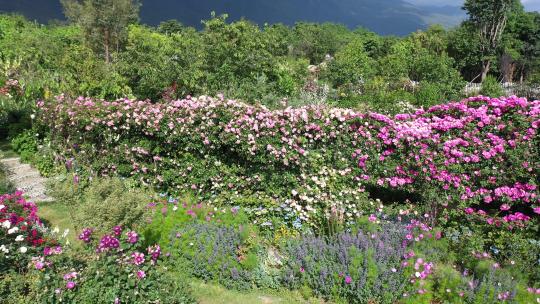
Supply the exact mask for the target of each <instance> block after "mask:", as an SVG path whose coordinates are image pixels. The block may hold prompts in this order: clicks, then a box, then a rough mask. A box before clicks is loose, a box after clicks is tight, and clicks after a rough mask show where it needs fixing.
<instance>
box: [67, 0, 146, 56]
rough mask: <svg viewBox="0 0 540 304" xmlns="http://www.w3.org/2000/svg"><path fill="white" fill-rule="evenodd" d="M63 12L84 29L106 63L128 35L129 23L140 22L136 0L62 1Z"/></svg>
mask: <svg viewBox="0 0 540 304" xmlns="http://www.w3.org/2000/svg"><path fill="white" fill-rule="evenodd" d="M61 3H62V5H63V7H64V13H65V15H66V16H67V18H68V19H69V20H70V21H71V22H72V23H74V24H77V25H78V26H80V27H81V28H82V30H83V31H84V34H85V38H86V41H87V43H88V44H89V45H90V46H91V47H92V48H93V49H94V50H95V51H97V52H99V53H101V54H102V55H103V57H104V59H105V62H107V63H109V61H110V60H111V53H112V52H113V50H114V49H116V51H118V50H119V47H120V46H121V45H122V43H123V42H124V40H125V38H126V30H127V26H128V25H129V24H131V23H134V22H137V21H138V19H139V17H138V14H139V6H140V4H139V2H138V1H137V0H83V1H77V0H62V1H61Z"/></svg>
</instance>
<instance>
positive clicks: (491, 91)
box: [480, 76, 504, 97]
mask: <svg viewBox="0 0 540 304" xmlns="http://www.w3.org/2000/svg"><path fill="white" fill-rule="evenodd" d="M480 94H482V95H484V96H497V97H499V96H503V95H504V90H503V89H502V87H501V84H500V83H499V82H498V81H497V79H496V78H495V77H492V76H488V77H487V78H486V80H484V82H483V83H482V90H480Z"/></svg>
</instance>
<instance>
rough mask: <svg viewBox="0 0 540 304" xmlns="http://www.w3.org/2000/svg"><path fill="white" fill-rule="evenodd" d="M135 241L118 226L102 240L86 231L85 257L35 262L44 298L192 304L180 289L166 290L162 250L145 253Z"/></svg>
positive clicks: (43, 258) (61, 256)
mask: <svg viewBox="0 0 540 304" xmlns="http://www.w3.org/2000/svg"><path fill="white" fill-rule="evenodd" d="M134 235H137V234H136V232H134V231H130V230H124V229H123V228H122V227H120V226H115V227H114V228H113V229H112V231H111V234H105V235H103V236H101V237H98V236H95V235H94V233H93V230H92V229H89V228H86V229H84V230H83V231H82V232H81V233H80V235H79V236H78V238H79V239H80V240H81V241H82V242H83V243H84V244H85V246H86V249H87V252H86V253H85V254H82V255H81V253H79V254H75V255H74V254H73V253H71V254H70V255H66V254H62V252H61V251H60V252H58V251H54V250H53V251H50V250H47V251H44V252H43V255H41V256H38V257H34V259H33V264H34V267H33V268H35V270H36V271H37V272H39V273H40V274H41V275H42V276H41V282H42V293H43V294H44V297H47V298H51V299H54V301H60V302H67V303H81V302H83V303H86V302H88V303H90V302H100V303H149V302H156V301H157V302H163V303H165V302H167V303H168V302H169V301H170V302H171V303H192V300H191V298H190V297H189V296H186V294H185V291H184V290H183V289H182V288H180V286H178V285H177V284H172V285H167V284H164V281H163V280H164V278H162V276H163V270H162V269H161V268H160V266H159V265H158V263H159V260H160V259H161V258H162V256H161V248H160V247H159V245H154V246H149V247H146V246H144V239H143V238H138V237H137V239H134ZM51 252H56V254H51Z"/></svg>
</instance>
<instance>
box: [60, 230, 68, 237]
mask: <svg viewBox="0 0 540 304" xmlns="http://www.w3.org/2000/svg"><path fill="white" fill-rule="evenodd" d="M68 233H69V229H66V230H64V234H62V237H63V238H66V236H67V235H68Z"/></svg>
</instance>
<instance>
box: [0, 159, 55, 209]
mask: <svg viewBox="0 0 540 304" xmlns="http://www.w3.org/2000/svg"><path fill="white" fill-rule="evenodd" d="M0 163H1V164H2V165H3V166H4V168H5V169H6V171H7V172H6V173H7V176H8V180H9V181H10V182H11V183H12V184H13V185H14V186H15V188H17V190H21V191H23V192H24V194H25V195H26V196H27V197H28V200H29V201H31V202H34V203H38V202H50V201H52V200H53V199H52V198H51V197H49V196H47V194H46V187H45V182H46V181H47V180H46V179H45V178H44V177H42V176H41V175H39V172H38V171H37V170H36V169H35V168H32V166H30V165H28V164H23V163H21V159H20V158H19V157H15V158H4V159H0Z"/></svg>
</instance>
